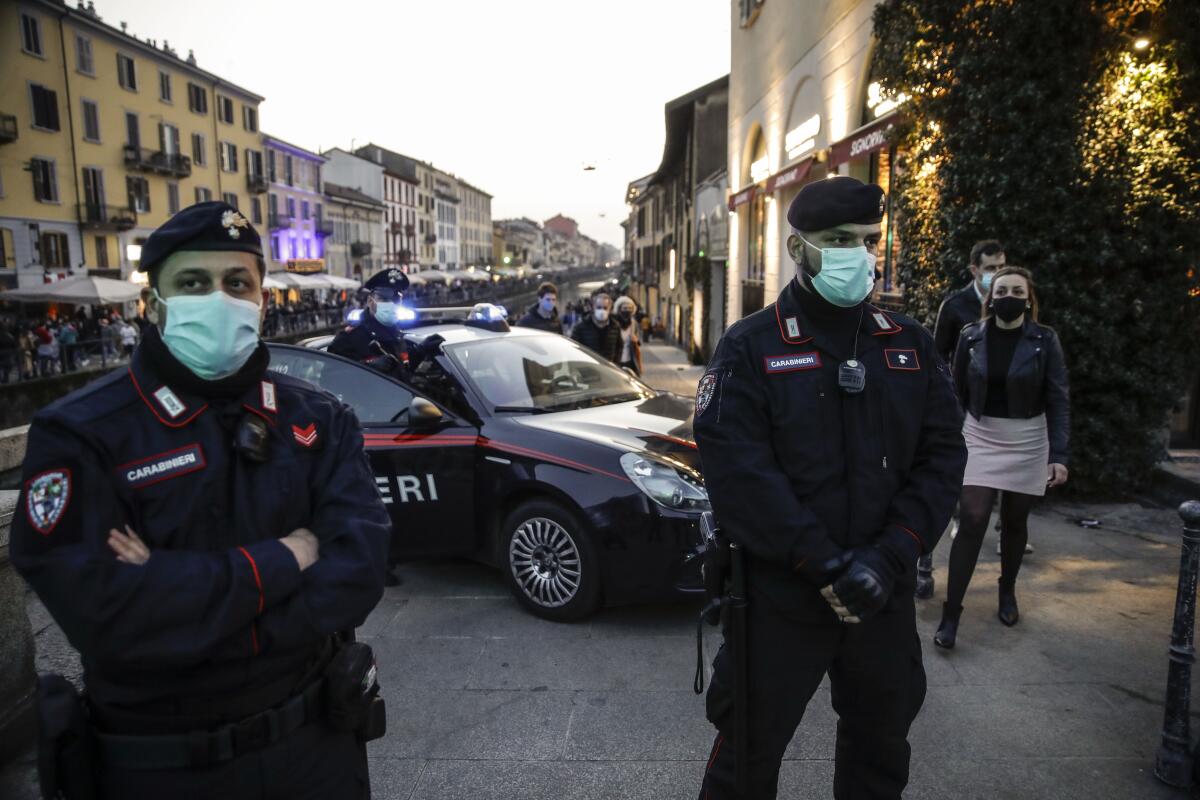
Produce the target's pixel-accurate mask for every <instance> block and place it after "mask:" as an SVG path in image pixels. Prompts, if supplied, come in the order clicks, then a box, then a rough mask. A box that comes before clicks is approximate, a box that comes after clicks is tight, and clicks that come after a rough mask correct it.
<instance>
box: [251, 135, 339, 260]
mask: <svg viewBox="0 0 1200 800" xmlns="http://www.w3.org/2000/svg"><path fill="white" fill-rule="evenodd" d="M262 140H263V147H264V149H265V151H266V157H267V182H268V184H269V189H268V193H267V228H268V230H269V231H270V240H269V243H268V244H267V247H266V248H265V249H266V250H267V256H268V269H270V270H272V271H274V270H290V271H295V272H322V271H324V269H325V265H324V258H325V239H326V238H327V237H328V236H330V235H331V234H332V233H333V228H332V224H331V223H330V221H329V220H328V219H326V218H325V213H324V212H325V209H324V204H325V195H324V192H323V189H322V182H323V176H322V168H323V167H324V165H325V157H324V156H322V155H320V154H318V153H314V152H311V151H309V150H305V149H304V148H302V147H297V146H296V145H294V144H289V143H287V142H285V141H283V140H282V139H279V138H277V137H275V136H267V135H266V134H264V135H263V137H262Z"/></svg>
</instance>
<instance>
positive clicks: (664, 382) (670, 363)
mask: <svg viewBox="0 0 1200 800" xmlns="http://www.w3.org/2000/svg"><path fill="white" fill-rule="evenodd" d="M642 368H643V370H644V372H645V374H644V375H642V379H643V380H645V381H646V383H648V384H650V385H651V386H653V387H654V388H656V389H665V390H667V391H669V392H675V393H676V394H682V395H685V396H687V397H695V396H696V384H698V383H699V382H700V377H701V376H702V375H703V374H704V367H702V366H693V365H692V364H691V363H690V362H689V361H688V358H687V354H686V353H684V352H683V351H682V350H680V349H679V348H678V347H675V346H673V345H669V344H663V343H661V342H651V343H649V344H643V345H642Z"/></svg>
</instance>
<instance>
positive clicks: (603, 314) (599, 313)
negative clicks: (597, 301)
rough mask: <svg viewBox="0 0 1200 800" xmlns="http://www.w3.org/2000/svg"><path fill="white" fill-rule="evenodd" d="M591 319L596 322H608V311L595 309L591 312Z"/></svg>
mask: <svg viewBox="0 0 1200 800" xmlns="http://www.w3.org/2000/svg"><path fill="white" fill-rule="evenodd" d="M592 318H593V319H594V320H596V322H608V309H607V308H597V309H596V310H595V311H593V312H592Z"/></svg>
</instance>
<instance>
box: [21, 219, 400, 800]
mask: <svg viewBox="0 0 1200 800" xmlns="http://www.w3.org/2000/svg"><path fill="white" fill-rule="evenodd" d="M142 254H143V256H142V262H141V265H142V268H143V269H144V270H145V271H146V272H147V273H148V274H149V278H150V285H151V287H152V288H153V292H154V293H153V299H152V301H151V303H150V312H151V314H152V315H153V316H154V317H155V318H156V322H157V324H156V325H155V326H154V327H151V328H149V329H147V332H146V335H145V338H144V339H143V341H142V343H141V344H140V345H139V346H138V348H137V350H136V351H135V353H134V355H133V360H132V363H131V364H130V366H129V368H128V369H123V370H119V371H116V372H113V373H112V374H110V375H108V376H106V377H104V378H101V379H100V380H98V381H96V382H94V383H92V384H90V385H89V386H87V387H85V388H83V389H81V390H80V391H77V392H75V393H73V394H71V395H69V396H67V397H65V398H63V399H62V400H59V401H57V402H55V403H53V404H52V405H50V406H48V407H46V408H44V409H43V410H41V411H40V412H39V413H38V414H37V415H36V416H35V417H34V420H33V425H32V426H31V428H30V431H29V439H28V451H27V454H26V458H25V462H24V484H23V489H22V494H21V497H20V501H19V502H20V509H19V511H18V514H17V516H16V518H15V519H14V522H13V533H12V558H13V562H14V564H15V565H16V566H17V569H18V570H19V571H20V573H21V574H22V575H23V576H24V577H25V579H26V580H27V581H28V582H29V584H30V585H31V586H32V587H33V589H34V590H35V591H36V592H37V593H38V595H39V597H41V599H42V601H43V602H44V603H45V604H46V607H47V608H48V609H49V611H50V613H51V614H52V615H53V617H54V619H55V620H56V621H57V622H58V624H59V625H60V626H61V627H62V629H63V631H64V632H65V633H66V635H67V638H68V639H69V640H70V642H71V644H72V645H73V646H74V647H75V648H76V649H78V650H79V652H80V655H81V656H82V661H83V670H84V676H83V677H84V683H85V685H86V715H87V717H86V719H87V722H86V725H84V726H83V727H81V728H79V730H81V731H83V734H84V735H86V736H88V737H94V741H95V742H96V748H95V751H94V752H95V753H96V755H97V759H96V761H97V763H95V764H94V765H93V766H92V768H91V769H90V770H89V772H90V774H89V775H87V776H86V777H84V778H83V782H84V783H85V784H91V786H92V788H93V789H94V790H95V793H94V794H93V795H87V796H99V797H103V798H133V797H161V798H198V797H213V798H216V797H220V798H265V797H268V796H269V797H295V798H330V797H352V798H365V797H369V795H370V788H369V782H368V776H367V762H366V757H365V752H364V748H363V746H362V743H361V741H360V739H361V737H360V736H359V735H357V734H356V733H355V732H354V731H344V730H343V731H338V730H335V725H334V723H332V722H330V721H329V720H331V719H333V717H331V716H329V710H330V708H332V707H333V706H332V705H330V704H329V703H330V702H332V701H330V698H331V697H332V696H333V695H334V694H336V693H335V692H331V691H329V682H330V680H331V679H332V678H331V675H332V668H331V667H330V666H329V665H330V664H331V662H333V663H334V664H335V665H336V664H337V662H338V658H337V654H338V653H340V652H342V650H343V648H344V647H345V646H344V645H340V644H338V642H336V641H335V639H334V634H335V633H336V632H338V631H344V630H347V629H351V628H353V627H355V626H357V625H359V624H360V623H361V622H362V621H363V620H364V619H365V618H366V616H367V614H368V613H369V612H370V611H371V609H372V608H373V607H374V605H375V603H376V602H377V601H378V600H379V598H380V596H381V594H382V591H383V579H384V568H385V562H386V553H387V544H388V538H389V529H390V524H389V519H388V515H387V512H386V511H385V509H384V506H383V503H382V501H381V500H380V497H379V495H378V493H377V491H376V489H375V480H374V477H373V476H372V474H371V471H370V468H369V466H368V463H367V459H366V456H365V454H364V451H363V442H362V434H361V431H360V428H359V424H358V421H357V420H356V419H355V417H354V415H353V413H352V412H351V411H349V410H348V409H347V408H346V407H345V406H343V405H342V404H340V403H339V402H337V401H336V400H335V399H334V398H333V397H332V396H331V395H328V394H326V393H324V392H321V391H319V390H317V389H316V388H314V387H312V386H311V385H309V384H307V383H304V382H302V381H299V380H296V379H292V378H289V377H287V376H285V375H280V374H276V373H273V372H270V371H268V363H269V359H270V356H269V354H268V351H267V348H266V346H265V345H263V343H262V342H261V341H260V339H259V325H260V322H261V319H262V315H263V306H264V302H265V298H266V292H264V291H263V289H262V280H263V272H264V264H263V259H262V248H261V244H260V241H259V237H258V234H257V233H256V232H255V230H254V228H253V227H251V226H250V225H249V223H248V222H247V221H246V219H245V218H244V217H243V216H242V215H241V214H240V213H238V212H237V210H236V209H234V208H232V207H231V206H229V205H226V204H224V203H218V202H209V203H201V204H198V205H195V206H192V207H190V208H187V209H185V210H183V211H181V212H179V213H178V214H176V215H175V216H174V217H172V218H171V219H170V221H168V222H167V223H166V224H165V225H163V226H162V227H160V228H159V229H158V230H156V231H155V232H154V233H153V234H152V235H151V236H150V238H149V240H148V241H147V242H146V244H145V246H144V247H143V249H142ZM354 646H355V645H351V647H354ZM357 647H360V648H361V647H363V646H362V645H361V644H359V645H357ZM369 666H370V665H366V667H369ZM370 675H371V677H372V680H373V675H374V670H373V668H370ZM59 699H61V697H60V698H59ZM48 706H53V703H52V702H51V701H49V700H46V699H43V709H42V713H43V719H45V718H46V717H47V716H50V717H51V722H52V723H54V724H57V722H56V720H55V719H54V714H55V713H56V712H55V711H54V709H53V708H51V707H48ZM62 708H65V706H63V707H62ZM64 713H66V712H64ZM68 716H69V715H68ZM63 724H64V725H69V724H74V723H71V722H70V721H67V722H64V723H63ZM344 727H345V726H344V725H343V728H344ZM47 746H48V747H50V748H53V747H56V746H57V745H56V744H55V743H54V742H51V743H50V744H49V745H47ZM64 747H65V749H64V750H63V751H61V752H57V753H53V754H52V755H54V757H55V758H57V759H58V760H59V766H58V769H57V774H54V773H55V771H54V770H51V773H52V774H51V775H50V776H49V779H50V780H61V781H63V782H64V783H65V784H70V783H71V782H72V780H75V781H78V780H79V779H80V777H81V775H80V772H81V770H82V769H83V768H84V767H86V766H87V762H86V759H84V760H83V761H75V762H72V761H71V759H72V758H74V757H76V756H78V755H79V753H78V752H77V751H76V750H72V749H71V748H70V746H69V744H68V745H64ZM45 755H46V753H43V756H45ZM64 762H65V763H64ZM81 765H83V767H81ZM46 779H47V775H45V774H43V780H44V781H45V780H46ZM77 785H78V784H76V786H77ZM66 796H67V797H75V796H80V795H79V794H75V793H73V792H72V791H67V793H66Z"/></svg>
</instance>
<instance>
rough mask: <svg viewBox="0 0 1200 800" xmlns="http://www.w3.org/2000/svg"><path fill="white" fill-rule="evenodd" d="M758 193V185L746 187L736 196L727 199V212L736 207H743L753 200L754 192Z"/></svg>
mask: <svg viewBox="0 0 1200 800" xmlns="http://www.w3.org/2000/svg"><path fill="white" fill-rule="evenodd" d="M757 191H758V185H757V184H756V185H754V186H748V187H746V188H745V189H742V190H741V191H740V192H738V193H737V194H735V195H733V196H731V197H730V198H729V210H730V211H734V210H735V209H737V207H738V206H744V205H746V203H749V202H750V201H751V200H753V199H754V194H755V192H757Z"/></svg>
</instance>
